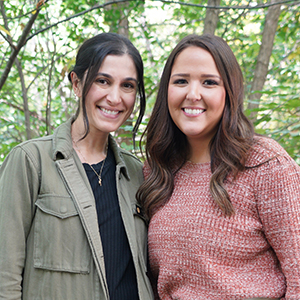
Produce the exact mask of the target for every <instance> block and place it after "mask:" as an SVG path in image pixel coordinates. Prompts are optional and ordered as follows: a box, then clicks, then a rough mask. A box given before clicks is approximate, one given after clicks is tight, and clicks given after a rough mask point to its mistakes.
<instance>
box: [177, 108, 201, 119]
mask: <svg viewBox="0 0 300 300" xmlns="http://www.w3.org/2000/svg"><path fill="white" fill-rule="evenodd" d="M181 110H182V111H183V113H184V114H185V115H186V116H187V117H198V116H200V115H202V114H203V113H204V112H205V111H206V109H204V108H202V107H183V108H182V109H181Z"/></svg>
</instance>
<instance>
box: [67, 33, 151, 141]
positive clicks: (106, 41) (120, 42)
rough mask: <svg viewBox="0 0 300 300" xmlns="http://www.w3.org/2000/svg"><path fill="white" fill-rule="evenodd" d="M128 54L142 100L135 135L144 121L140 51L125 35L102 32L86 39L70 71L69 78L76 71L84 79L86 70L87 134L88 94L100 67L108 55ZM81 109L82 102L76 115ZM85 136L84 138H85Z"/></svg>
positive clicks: (143, 90)
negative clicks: (135, 73) (134, 69)
mask: <svg viewBox="0 0 300 300" xmlns="http://www.w3.org/2000/svg"><path fill="white" fill-rule="evenodd" d="M124 54H128V55H129V56H130V57H131V58H132V60H133V62H134V65H135V68H136V72H137V77H138V78H137V80H138V89H137V94H138V98H139V101H140V109H139V115H138V118H137V121H136V123H135V126H134V128H133V131H132V132H133V137H135V135H136V132H137V130H138V127H139V125H140V123H141V121H142V118H143V116H144V113H145V107H146V97H145V87H144V65H143V60H142V58H141V55H140V53H139V51H138V50H137V49H136V48H135V46H134V45H133V44H132V43H131V42H130V41H129V39H127V38H126V37H124V36H121V35H119V34H116V33H111V32H109V33H100V34H98V35H96V36H94V37H92V38H90V39H88V40H86V41H85V42H84V43H83V44H82V45H81V47H80V48H79V50H78V53H77V56H76V63H75V66H74V68H73V70H71V71H70V73H69V75H68V78H69V81H70V82H71V83H72V80H71V73H72V72H75V73H76V75H77V77H78V78H79V80H82V79H83V77H84V75H85V72H86V71H87V74H86V79H85V83H84V86H83V91H82V110H83V117H84V124H85V130H86V132H85V135H84V137H86V136H87V134H88V133H89V120H88V117H87V113H86V105H85V101H86V95H87V94H88V92H89V90H90V88H91V86H92V84H93V82H94V81H95V79H96V77H97V73H98V71H99V68H100V66H101V64H102V62H103V60H104V59H105V57H106V56H107V55H118V56H122V55H124ZM79 111H80V104H78V108H77V112H76V115H75V117H76V118H77V117H78V115H79ZM84 137H83V138H84Z"/></svg>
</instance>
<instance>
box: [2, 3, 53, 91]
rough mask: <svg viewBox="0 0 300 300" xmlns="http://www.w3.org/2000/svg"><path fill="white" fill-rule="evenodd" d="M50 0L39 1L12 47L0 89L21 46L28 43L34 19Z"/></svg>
mask: <svg viewBox="0 0 300 300" xmlns="http://www.w3.org/2000/svg"><path fill="white" fill-rule="evenodd" d="M47 1H48V0H45V1H43V2H39V3H38V4H37V6H36V10H35V11H34V12H33V14H32V16H31V18H30V19H29V21H28V23H27V24H26V26H25V28H24V30H23V33H22V35H21V36H20V38H19V41H18V43H17V46H15V47H14V48H12V53H11V55H10V58H9V60H8V63H7V65H6V67H5V69H4V71H3V74H2V76H1V78H0V91H1V89H2V87H3V85H4V83H5V81H6V79H7V77H8V74H9V72H10V70H11V67H12V65H13V63H14V61H15V58H16V57H17V55H18V53H19V52H20V50H21V48H22V47H23V46H24V45H25V43H26V37H27V35H28V34H29V32H30V30H31V27H32V25H33V23H34V21H35V20H36V18H37V16H38V14H39V12H40V10H41V8H42V7H43V5H44V4H45V3H46V2H47Z"/></svg>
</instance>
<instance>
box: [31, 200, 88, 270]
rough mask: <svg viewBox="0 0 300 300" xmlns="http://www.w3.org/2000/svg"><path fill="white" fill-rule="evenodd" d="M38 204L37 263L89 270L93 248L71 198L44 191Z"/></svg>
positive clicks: (47, 266)
mask: <svg viewBox="0 0 300 300" xmlns="http://www.w3.org/2000/svg"><path fill="white" fill-rule="evenodd" d="M35 205H36V206H37V209H36V215H35V224H34V267H35V268H39V269H46V270H52V271H61V272H71V273H89V272H90V262H91V253H90V248H89V245H88V241H87V238H86V235H85V232H84V229H83V227H82V224H81V221H80V218H79V215H78V212H77V210H76V208H75V205H74V203H73V201H72V199H71V198H70V197H67V196H57V195H41V196H40V197H39V199H38V200H37V201H36V203H35Z"/></svg>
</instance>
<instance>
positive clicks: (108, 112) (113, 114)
mask: <svg viewBox="0 0 300 300" xmlns="http://www.w3.org/2000/svg"><path fill="white" fill-rule="evenodd" d="M98 108H99V109H100V110H102V111H103V112H104V113H106V114H109V115H112V116H115V115H117V114H118V113H120V111H119V110H109V109H106V108H104V107H100V106H98Z"/></svg>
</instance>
